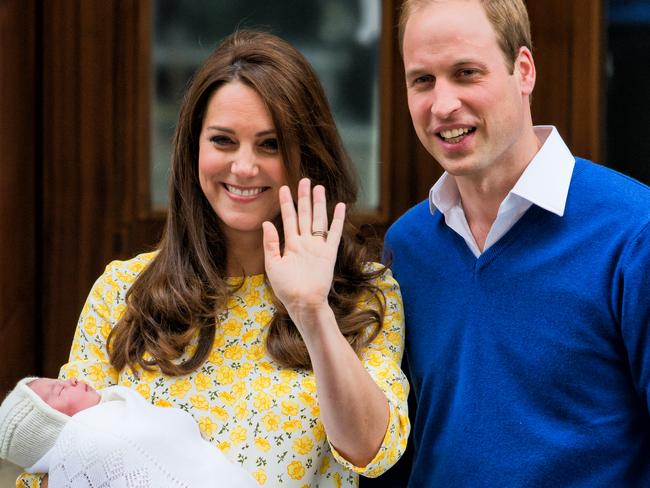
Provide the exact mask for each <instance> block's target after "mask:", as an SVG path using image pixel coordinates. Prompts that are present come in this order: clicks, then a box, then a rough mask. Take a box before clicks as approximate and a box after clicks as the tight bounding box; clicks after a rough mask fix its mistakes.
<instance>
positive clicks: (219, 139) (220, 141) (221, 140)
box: [210, 136, 232, 146]
mask: <svg viewBox="0 0 650 488" xmlns="http://www.w3.org/2000/svg"><path fill="white" fill-rule="evenodd" d="M210 142H211V143H212V144H216V145H217V146H227V145H229V144H232V139H230V137H226V136H212V137H211V138H210Z"/></svg>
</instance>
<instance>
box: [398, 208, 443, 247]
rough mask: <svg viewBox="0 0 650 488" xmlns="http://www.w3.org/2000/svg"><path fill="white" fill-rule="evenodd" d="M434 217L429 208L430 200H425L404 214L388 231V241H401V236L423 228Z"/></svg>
mask: <svg viewBox="0 0 650 488" xmlns="http://www.w3.org/2000/svg"><path fill="white" fill-rule="evenodd" d="M436 213H438V212H436ZM434 215H435V214H434ZM433 217H434V216H432V214H431V210H430V207H429V200H423V201H421V202H420V203H418V204H417V205H415V206H413V207H411V208H410V209H408V210H407V211H406V212H404V213H403V214H402V215H401V216H400V217H399V218H398V219H397V220H396V221H395V222H394V223H393V224H392V225H391V226H390V227H389V228H388V231H387V232H386V239H387V240H392V239H399V236H401V235H403V234H404V233H409V234H410V233H411V232H412V231H413V229H417V228H421V227H422V225H424V224H425V222H428V221H431V219H432V218H433Z"/></svg>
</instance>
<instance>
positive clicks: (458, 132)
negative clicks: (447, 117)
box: [440, 128, 470, 139]
mask: <svg viewBox="0 0 650 488" xmlns="http://www.w3.org/2000/svg"><path fill="white" fill-rule="evenodd" d="M469 131H470V129H468V128H462V129H450V130H443V131H442V132H440V135H441V136H442V138H443V139H454V138H456V137H460V136H464V135H465V134H467V133H468V132H469Z"/></svg>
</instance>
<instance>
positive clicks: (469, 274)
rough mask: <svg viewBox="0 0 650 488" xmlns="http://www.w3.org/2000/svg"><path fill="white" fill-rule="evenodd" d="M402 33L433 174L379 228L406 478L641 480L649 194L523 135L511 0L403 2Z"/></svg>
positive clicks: (447, 482)
mask: <svg viewBox="0 0 650 488" xmlns="http://www.w3.org/2000/svg"><path fill="white" fill-rule="evenodd" d="M400 26H401V34H400V38H401V39H402V48H403V57H404V66H405V72H406V84H407V93H408V103H409V109H410V112H411V116H412V119H413V125H414V126H415V130H416V132H417V135H418V137H419V139H420V141H421V142H422V144H423V145H424V147H425V148H426V149H427V150H428V151H429V152H430V153H431V155H432V156H433V157H434V158H435V159H436V160H437V161H438V162H439V163H440V165H441V166H442V167H443V169H444V170H445V173H444V174H443V176H442V177H441V178H440V180H438V182H437V183H436V184H435V185H434V187H433V188H432V190H431V194H430V199H429V200H428V201H425V202H422V203H420V204H419V205H417V206H416V207H414V208H412V209H411V210H410V211H408V212H407V213H406V214H405V215H404V216H402V217H401V218H400V219H399V220H398V221H397V222H396V223H395V224H394V225H393V226H392V227H391V228H390V229H389V231H388V233H387V236H386V247H387V251H388V253H389V255H391V256H392V267H393V271H394V274H395V277H396V278H397V279H398V281H399V282H400V285H401V288H402V294H403V298H404V304H405V313H406V328H407V354H406V357H407V363H408V367H409V370H410V376H411V380H412V388H413V392H414V395H415V401H416V404H417V405H416V410H415V412H414V424H413V437H412V440H413V449H414V454H413V465H412V470H411V477H410V480H409V486H411V487H418V488H420V487H442V486H444V487H448V486H450V487H457V486H458V487H473V486H486V487H495V486H499V487H501V486H508V487H524V486H526V487H532V486H535V487H551V486H552V487H556V486H572V487H589V488H594V487H600V486H602V487H611V486H617V487H623V486H650V415H649V414H648V404H649V389H648V385H649V383H650V344H649V341H650V189H648V188H647V187H646V186H644V185H642V184H641V183H638V182H636V181H634V180H632V179H630V178H627V177H625V176H622V175H620V174H618V173H615V172H613V171H611V170H608V169H606V168H604V167H601V166H598V165H595V164H593V163H591V162H588V161H585V160H582V159H579V158H574V157H573V156H572V155H571V153H570V152H569V150H568V148H567V147H566V145H565V144H564V142H563V141H562V139H561V137H560V135H559V134H558V133H557V131H556V130H555V128H553V127H533V125H532V120H531V111H530V98H531V94H532V92H533V88H534V85H535V64H534V61H533V56H532V54H531V41H530V27H529V21H528V15H527V12H526V8H525V6H524V4H523V1H522V0H406V2H405V6H404V10H403V14H402V19H401V23H400ZM630 143H633V139H632V138H631V140H630Z"/></svg>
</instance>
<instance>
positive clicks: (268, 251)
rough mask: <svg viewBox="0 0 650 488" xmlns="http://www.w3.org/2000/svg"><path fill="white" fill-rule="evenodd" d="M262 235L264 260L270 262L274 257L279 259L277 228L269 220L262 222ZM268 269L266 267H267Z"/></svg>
mask: <svg viewBox="0 0 650 488" xmlns="http://www.w3.org/2000/svg"><path fill="white" fill-rule="evenodd" d="M262 235H263V243H264V262H265V263H266V264H269V263H271V262H272V261H273V260H275V259H279V258H281V257H282V256H281V255H280V236H279V235H278V230H277V229H276V228H275V225H273V224H272V223H271V222H262ZM267 271H268V269H267Z"/></svg>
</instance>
